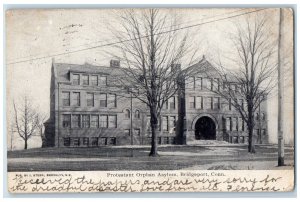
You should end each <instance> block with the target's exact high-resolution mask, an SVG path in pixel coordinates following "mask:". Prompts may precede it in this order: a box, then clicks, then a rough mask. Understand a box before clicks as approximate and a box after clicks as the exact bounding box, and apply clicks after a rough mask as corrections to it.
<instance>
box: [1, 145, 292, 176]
mask: <svg viewBox="0 0 300 202" xmlns="http://www.w3.org/2000/svg"><path fill="white" fill-rule="evenodd" d="M256 148H257V152H256V154H249V153H248V152H247V146H246V145H208V146H203V145H187V146H177V145H168V146H166V145H164V146H160V147H159V149H158V151H159V155H160V156H159V157H156V158H153V157H149V156H148V154H149V151H150V147H149V146H136V147H134V148H131V147H130V146H123V147H122V146H118V147H116V146H115V147H113V146H111V147H109V146H106V147H99V148H37V149H29V150H20V151H9V152H8V154H7V155H8V171H51V170H65V171H66V170H179V169H185V170H187V169H191V170H193V169H197V170H198V169H200V170H201V169H204V170H206V169H282V168H288V169H291V168H293V165H294V163H293V157H294V150H293V148H292V147H286V148H285V153H286V162H287V164H289V166H286V167H282V168H277V167H276V161H277V148H276V145H260V146H257V147H256Z"/></svg>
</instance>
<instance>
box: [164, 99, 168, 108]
mask: <svg viewBox="0 0 300 202" xmlns="http://www.w3.org/2000/svg"><path fill="white" fill-rule="evenodd" d="M168 105H169V103H168V100H166V101H165V103H164V106H163V109H168Z"/></svg>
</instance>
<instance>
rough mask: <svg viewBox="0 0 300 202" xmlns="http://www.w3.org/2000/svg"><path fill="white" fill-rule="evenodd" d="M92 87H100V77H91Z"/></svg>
mask: <svg viewBox="0 0 300 202" xmlns="http://www.w3.org/2000/svg"><path fill="white" fill-rule="evenodd" d="M90 79H91V85H92V86H98V76H97V75H91V77H90Z"/></svg>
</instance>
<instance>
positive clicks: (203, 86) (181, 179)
mask: <svg viewBox="0 0 300 202" xmlns="http://www.w3.org/2000/svg"><path fill="white" fill-rule="evenodd" d="M5 23H6V27H5V29H6V33H5V34H6V64H5V68H6V104H7V105H6V109H7V114H6V120H7V122H6V131H7V134H6V135H7V170H8V173H7V177H8V185H7V187H8V191H9V192H10V193H66V192H75V193H78V192H290V191H293V190H294V185H295V182H294V177H295V173H294V172H295V170H294V165H295V162H294V156H295V153H294V152H295V147H294V145H295V143H294V136H295V133H294V132H295V130H294V127H295V126H294V10H293V9H291V8H279V7H278V8H267V7H255V8H193V9H192V8H176V9H175V8H133V9H129V8H126V9H121V8H120V9H100V8H99V9H11V10H7V11H6V14H5Z"/></svg>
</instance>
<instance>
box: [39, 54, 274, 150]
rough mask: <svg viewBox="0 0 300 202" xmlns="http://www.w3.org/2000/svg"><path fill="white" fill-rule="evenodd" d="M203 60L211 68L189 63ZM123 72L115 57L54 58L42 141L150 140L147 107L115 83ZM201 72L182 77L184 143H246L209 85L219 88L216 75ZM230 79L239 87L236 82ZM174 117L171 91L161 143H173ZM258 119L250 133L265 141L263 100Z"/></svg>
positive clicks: (231, 112) (237, 121)
mask: <svg viewBox="0 0 300 202" xmlns="http://www.w3.org/2000/svg"><path fill="white" fill-rule="evenodd" d="M203 66H205V67H206V69H208V70H209V71H212V72H213V71H214V68H213V66H212V65H211V64H210V63H209V62H208V61H207V60H206V59H205V58H203V59H202V60H201V61H200V62H199V63H197V64H195V65H193V66H192V67H191V68H201V67H203ZM121 72H122V70H121V69H120V63H119V62H118V61H115V60H112V61H111V62H110V66H109V67H104V66H94V65H90V64H83V65H77V64H62V63H55V62H53V63H52V70H51V74H52V75H51V87H50V118H49V120H48V121H47V122H46V123H45V138H46V141H45V144H44V146H56V147H97V146H101V145H125V144H131V141H132V140H133V144H150V140H151V133H150V130H149V129H150V127H149V122H150V114H149V110H148V109H147V107H146V106H145V105H144V104H143V103H141V102H140V101H139V100H137V99H134V98H133V99H132V98H131V97H130V94H129V93H128V92H127V91H125V90H123V89H122V88H120V86H117V85H116V83H117V80H118V75H120V73H121ZM205 75H206V76H205ZM205 75H200V74H199V75H196V76H195V77H191V78H189V79H188V81H186V85H185V97H184V99H185V109H186V127H185V128H186V140H187V144H189V142H192V141H195V140H203V139H204V140H220V141H227V142H230V143H246V142H247V131H246V124H245V123H244V122H243V121H242V119H241V117H240V115H239V114H238V113H237V112H236V110H235V109H234V108H233V106H232V105H231V103H230V102H228V101H226V100H224V99H223V98H221V97H219V96H218V95H217V94H215V93H213V92H212V91H211V90H212V88H223V85H221V84H219V85H218V86H216V85H213V83H214V81H217V83H220V82H218V78H211V77H210V78H208V77H207V74H205ZM230 85H232V87H233V88H236V89H237V90H238V89H239V88H238V86H237V85H236V84H235V83H234V82H233V83H232V84H230ZM131 100H132V103H133V104H132V106H133V107H132V109H131V107H130V106H131V104H130V103H131ZM240 101H241V102H244V101H243V100H240ZM131 116H132V117H131ZM259 117H260V118H259ZM177 118H178V97H177V96H174V97H171V98H170V99H169V100H168V102H167V103H166V104H165V106H164V108H163V110H162V116H161V118H160V126H159V135H158V143H159V144H173V143H175V136H176V127H175V126H176V120H177ZM256 119H257V121H258V122H259V124H256V128H255V131H254V139H255V141H257V140H258V135H257V134H258V131H259V129H260V130H261V137H262V138H261V140H262V142H267V141H268V136H267V116H266V104H265V103H262V104H261V107H260V115H259V114H258V113H256ZM131 121H132V122H131ZM131 123H132V125H131ZM131 129H132V131H130V130H131ZM131 132H132V134H133V136H132V137H131V135H130V134H131ZM131 138H132V139H131Z"/></svg>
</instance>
